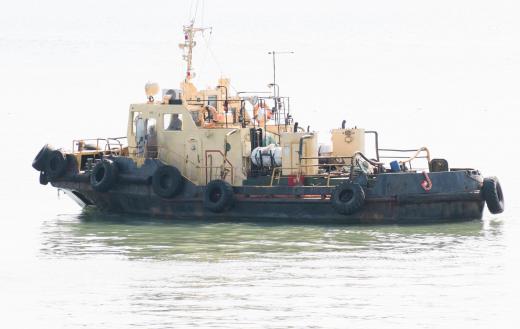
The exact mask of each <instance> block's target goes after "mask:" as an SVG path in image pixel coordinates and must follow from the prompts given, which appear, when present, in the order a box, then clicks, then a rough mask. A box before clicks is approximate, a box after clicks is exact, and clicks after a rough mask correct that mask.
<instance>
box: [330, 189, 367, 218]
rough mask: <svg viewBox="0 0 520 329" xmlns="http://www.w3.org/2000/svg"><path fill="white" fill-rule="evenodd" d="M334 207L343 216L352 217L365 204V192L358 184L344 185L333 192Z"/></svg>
mask: <svg viewBox="0 0 520 329" xmlns="http://www.w3.org/2000/svg"><path fill="white" fill-rule="evenodd" d="M330 200H331V202H332V207H334V209H336V211H337V212H339V213H340V214H343V215H350V214H353V213H355V212H356V211H358V210H360V209H361V208H362V207H363V205H364V204H365V191H363V188H362V187H361V185H359V184H356V183H347V182H346V183H343V184H340V185H338V186H336V188H335V189H334V191H332V196H331V198H330Z"/></svg>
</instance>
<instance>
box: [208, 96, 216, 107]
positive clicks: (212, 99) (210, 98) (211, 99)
mask: <svg viewBox="0 0 520 329" xmlns="http://www.w3.org/2000/svg"><path fill="white" fill-rule="evenodd" d="M208 105H209V106H213V107H214V108H217V96H208Z"/></svg>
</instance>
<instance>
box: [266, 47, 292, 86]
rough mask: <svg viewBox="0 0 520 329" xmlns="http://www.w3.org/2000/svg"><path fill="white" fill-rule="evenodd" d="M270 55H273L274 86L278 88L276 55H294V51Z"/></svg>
mask: <svg viewBox="0 0 520 329" xmlns="http://www.w3.org/2000/svg"><path fill="white" fill-rule="evenodd" d="M268 54H269V55H273V85H274V86H276V55H282V54H294V51H274V50H273V51H270V52H268Z"/></svg>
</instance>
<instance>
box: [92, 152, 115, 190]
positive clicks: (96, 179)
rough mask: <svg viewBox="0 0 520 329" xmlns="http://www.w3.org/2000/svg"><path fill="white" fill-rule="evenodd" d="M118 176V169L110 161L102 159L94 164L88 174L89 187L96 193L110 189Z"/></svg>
mask: <svg viewBox="0 0 520 329" xmlns="http://www.w3.org/2000/svg"><path fill="white" fill-rule="evenodd" d="M118 176H119V168H118V167H117V164H116V163H114V162H113V161H112V160H108V159H103V160H101V161H99V162H98V163H96V165H95V166H94V168H92V172H91V173H90V186H92V188H93V189H94V191H97V192H106V191H108V190H109V189H111V188H112V187H113V186H114V184H115V183H116V181H117V177H118Z"/></svg>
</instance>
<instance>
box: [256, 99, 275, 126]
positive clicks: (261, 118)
mask: <svg viewBox="0 0 520 329" xmlns="http://www.w3.org/2000/svg"><path fill="white" fill-rule="evenodd" d="M260 109H262V110H263V111H264V112H265V115H264V114H263V113H260ZM272 116H273V112H272V111H271V109H270V108H269V106H267V104H266V103H265V102H262V104H261V105H260V103H257V104H256V105H255V106H254V107H253V118H254V119H255V120H256V121H257V122H258V124H259V125H263V124H264V122H265V121H269V120H271V118H272Z"/></svg>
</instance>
